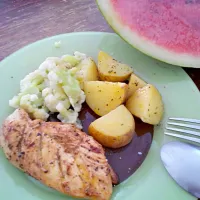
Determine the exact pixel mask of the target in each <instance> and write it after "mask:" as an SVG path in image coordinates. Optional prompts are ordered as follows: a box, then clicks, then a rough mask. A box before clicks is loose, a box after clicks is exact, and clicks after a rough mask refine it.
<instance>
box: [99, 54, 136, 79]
mask: <svg viewBox="0 0 200 200" xmlns="http://www.w3.org/2000/svg"><path fill="white" fill-rule="evenodd" d="M98 71H99V77H100V79H101V80H103V81H112V82H120V81H125V80H127V79H128V78H129V76H130V75H131V73H132V72H133V70H132V68H131V67H129V66H128V65H125V64H122V63H119V62H117V61H116V60H115V59H113V58H112V57H111V56H110V55H108V54H107V53H105V52H103V51H100V52H99V54H98Z"/></svg>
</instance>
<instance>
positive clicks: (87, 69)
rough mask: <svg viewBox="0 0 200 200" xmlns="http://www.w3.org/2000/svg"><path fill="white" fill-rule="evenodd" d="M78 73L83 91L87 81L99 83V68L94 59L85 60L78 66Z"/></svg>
mask: <svg viewBox="0 0 200 200" xmlns="http://www.w3.org/2000/svg"><path fill="white" fill-rule="evenodd" d="M77 68H78V71H77V73H76V75H77V79H78V81H79V83H80V86H81V89H83V88H84V82H85V81H97V80H98V71H97V66H96V64H95V62H94V60H93V59H92V58H86V59H84V60H83V61H82V62H81V63H80V64H79V65H78V66H77Z"/></svg>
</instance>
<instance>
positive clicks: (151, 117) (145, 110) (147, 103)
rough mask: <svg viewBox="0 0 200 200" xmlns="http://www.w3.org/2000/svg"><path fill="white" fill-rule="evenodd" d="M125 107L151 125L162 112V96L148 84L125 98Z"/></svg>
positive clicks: (159, 118) (158, 119)
mask: <svg viewBox="0 0 200 200" xmlns="http://www.w3.org/2000/svg"><path fill="white" fill-rule="evenodd" d="M126 107H127V108H128V110H129V111H130V112H131V113H132V114H133V115H134V116H136V117H139V118H140V119H141V120H142V121H143V122H146V123H148V124H152V125H156V124H158V123H159V122H160V121H161V119H162V115H163V112H164V111H163V110H164V107H163V101H162V97H161V95H160V93H159V91H158V90H157V89H156V88H155V87H154V86H153V85H150V84H147V85H146V86H144V87H142V88H139V89H137V90H136V91H135V92H134V93H133V94H132V96H131V97H130V98H129V99H128V100H127V102H126Z"/></svg>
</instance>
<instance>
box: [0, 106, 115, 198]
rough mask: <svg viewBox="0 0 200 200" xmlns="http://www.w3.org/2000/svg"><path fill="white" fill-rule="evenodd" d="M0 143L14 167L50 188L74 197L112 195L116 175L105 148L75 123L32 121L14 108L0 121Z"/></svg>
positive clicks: (25, 113)
mask: <svg viewBox="0 0 200 200" xmlns="http://www.w3.org/2000/svg"><path fill="white" fill-rule="evenodd" d="M0 145H1V147H2V148H3V151H4V153H5V155H6V157H7V158H8V160H9V161H10V162H11V163H12V164H13V165H14V166H16V167H17V168H19V169H21V170H22V171H24V172H25V173H27V174H29V175H30V176H33V177H34V178H36V179H38V180H39V181H41V182H42V183H44V184H46V185H47V186H49V187H52V188H54V189H56V190H58V191H60V192H62V193H65V194H68V195H71V196H73V197H80V198H86V199H98V200H109V199H110V197H111V194H112V180H113V181H114V182H113V183H116V181H117V177H116V174H115V173H114V172H113V170H112V168H111V167H110V166H109V164H108V162H107V159H106V157H105V155H104V149H103V148H102V146H101V145H100V144H99V143H98V142H96V141H95V140H94V139H93V138H92V137H91V136H88V135H87V134H85V133H84V132H82V131H80V130H79V129H78V128H76V126H75V125H72V124H63V123H61V122H45V121H43V120H32V119H30V118H29V116H28V114H27V112H25V111H24V110H23V109H16V110H15V111H14V113H13V114H11V115H10V116H9V117H8V118H7V119H6V120H5V122H4V124H3V130H2V132H1V134H0Z"/></svg>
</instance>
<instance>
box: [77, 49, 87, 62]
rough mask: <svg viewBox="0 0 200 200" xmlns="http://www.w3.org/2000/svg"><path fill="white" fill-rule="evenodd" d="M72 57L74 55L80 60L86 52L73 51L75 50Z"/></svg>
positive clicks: (84, 56) (84, 57)
mask: <svg viewBox="0 0 200 200" xmlns="http://www.w3.org/2000/svg"><path fill="white" fill-rule="evenodd" d="M74 57H75V58H76V59H77V60H80V61H81V60H84V59H86V58H87V56H86V54H84V53H81V52H78V51H75V52H74Z"/></svg>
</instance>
